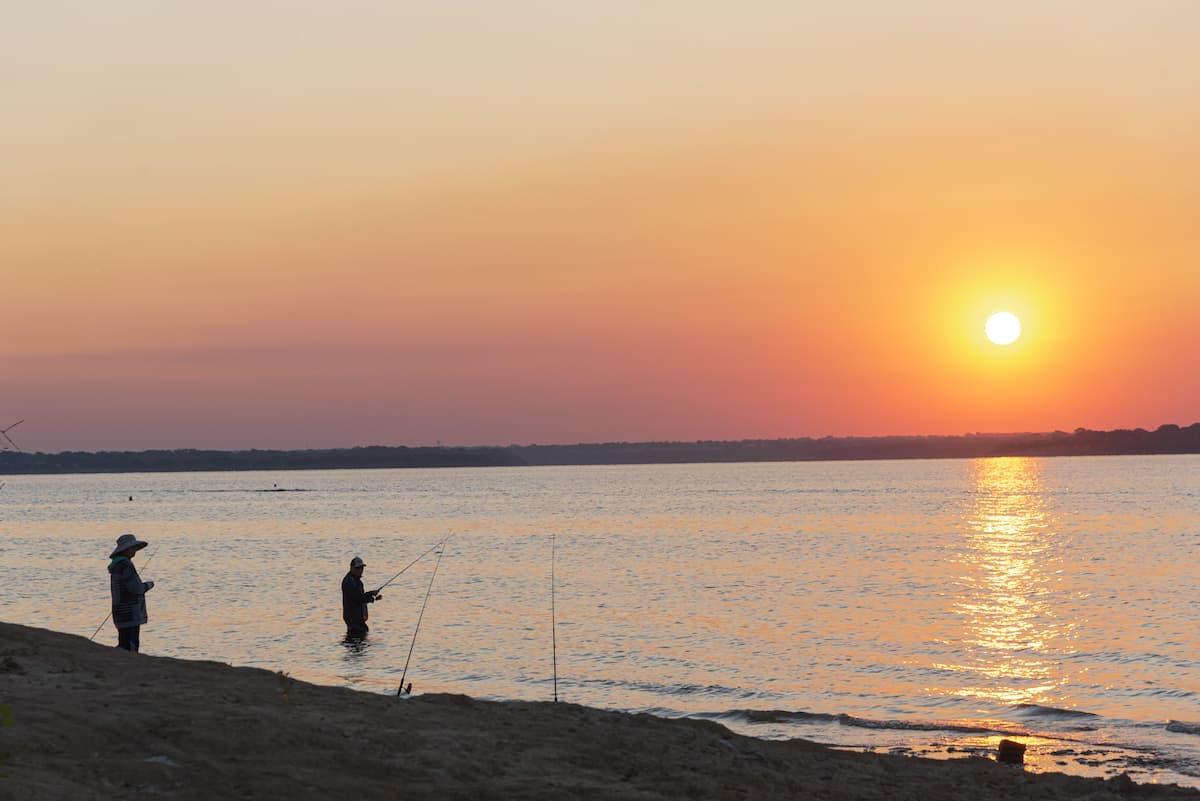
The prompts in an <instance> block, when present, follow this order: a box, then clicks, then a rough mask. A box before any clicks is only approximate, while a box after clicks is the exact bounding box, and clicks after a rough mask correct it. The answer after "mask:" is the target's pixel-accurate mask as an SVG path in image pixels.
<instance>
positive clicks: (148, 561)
mask: <svg viewBox="0 0 1200 801" xmlns="http://www.w3.org/2000/svg"><path fill="white" fill-rule="evenodd" d="M157 553H158V548H155V549H154V553H152V554H150V555H149V556H147V557H146V563H145V564H144V565H142V567H144V568H145V567H150V560H151V559H153V558H154V554H157ZM110 617H112V610H111V609H110V610H108V614H107V615H105V616H104V620H101V621H100V625H99V626H96V630H95V631H93V632H92V636H91V637H88V642H91V641H92V640H94V639H96V635H97V634H99V633H100V629H102V628H104V624H105V623H107V622H108V619H109V618H110Z"/></svg>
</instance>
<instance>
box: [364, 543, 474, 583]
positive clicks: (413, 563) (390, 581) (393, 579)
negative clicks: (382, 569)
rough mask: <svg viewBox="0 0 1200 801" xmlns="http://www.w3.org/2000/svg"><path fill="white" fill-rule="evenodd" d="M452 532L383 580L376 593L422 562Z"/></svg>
mask: <svg viewBox="0 0 1200 801" xmlns="http://www.w3.org/2000/svg"><path fill="white" fill-rule="evenodd" d="M453 533H454V532H453V531H452V532H450V534H453ZM450 534H447V535H446V536H444V537H442V541H441V542H437V543H434V544H433V545H432V546H431V547H430V548H429V550H428V551H426V552H425V553H423V554H421V555H420V556H418V557H417V558H416V559H414V560H412V561H411V562H409V563H408V564H407V565H405V566H404V570H401V571H400V572H399V573H397V574H396V575H394V576H392V577H391V578H390V579H388V580H387V581H385V582H383V583H382V584H380V585H379V589H377V590H375V592H376V593H380V592H383V588H384V587H386V586H387V585H389V584H391V583H392V582H393V581H395V580H396V579H398V578H400V576H402V575H404V571H405V570H408V569H409V568H410V567H412V566H413V565H415V564H416V563H417V562H420V561H421V560H422V559H424V558H425V557H426V556H428V555H429V553H430V551H432V550H433V549H434V548H436V547H438V546H439V545H441V544H442V543H444V542H445V541H446V540H448V539H450ZM438 558H441V557H440V556H439V557H438Z"/></svg>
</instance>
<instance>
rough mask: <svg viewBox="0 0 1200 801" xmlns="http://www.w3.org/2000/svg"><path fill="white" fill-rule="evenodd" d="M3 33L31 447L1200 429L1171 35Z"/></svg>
mask: <svg viewBox="0 0 1200 801" xmlns="http://www.w3.org/2000/svg"><path fill="white" fill-rule="evenodd" d="M27 5H29V7H28V8H23V9H21V10H18V11H15V12H13V13H10V14H9V15H7V17H9V18H12V19H11V20H10V19H7V18H6V23H5V26H4V27H3V29H0V119H2V120H3V126H2V131H3V133H2V134H0V279H2V282H0V288H2V291H3V298H4V307H3V312H2V314H0V426H2V425H7V424H8V423H11V422H14V421H15V420H18V419H22V418H23V419H25V420H26V422H25V423H24V424H23V425H22V426H21V428H20V429H18V430H17V431H14V435H16V434H18V433H19V434H20V436H19V437H18V438H17V439H18V442H20V443H21V444H22V445H23V446H24V447H25V448H27V449H29V450H43V451H58V450H101V449H104V450H124V449H142V448H174V447H198V448H209V447H211V448H250V447H259V448H276V447H278V448H304V447H341V446H351V445H363V444H432V443H434V442H439V441H440V442H442V443H445V444H491V443H510V442H515V443H531V442H539V443H549V442H579V441H608V440H645V439H656V440H657V439H683V440H694V439H739V438H745V437H792V436H824V435H827V434H828V435H835V436H839V435H875V434H892V433H895V434H922V433H930V434H935V433H936V434H941V433H951V434H953V433H962V432H967V431H993V432H994V431H1030V430H1033V431H1046V430H1054V429H1065V430H1071V429H1074V428H1075V427H1077V426H1084V427H1088V428H1133V427H1139V426H1141V427H1147V428H1153V427H1155V426H1157V425H1159V424H1161V423H1166V422H1174V423H1180V424H1190V423H1192V422H1196V421H1197V420H1200V366H1198V365H1200V327H1198V326H1197V325H1196V323H1195V321H1194V318H1195V312H1194V309H1195V307H1196V306H1197V303H1198V301H1200V269H1198V267H1200V265H1198V264H1197V254H1198V253H1200V225H1197V224H1196V221H1197V220H1200V145H1197V142H1200V103H1198V102H1197V100H1198V99H1200V46H1198V44H1200V38H1198V37H1200V33H1198V32H1200V6H1196V5H1195V4H1193V3H1190V2H1185V1H1184V0H1178V2H1168V1H1166V0H1164V1H1163V2H1150V3H1144V4H1130V3H1125V2H1096V1H1095V0H1092V1H1090V2H1083V1H1082V0H1080V1H1079V2H1054V3H1045V2H1010V3H1005V4H997V7H996V8H993V9H991V10H986V11H985V10H980V9H977V8H973V7H960V4H955V3H949V2H932V0H928V1H926V2H917V0H912V1H911V2H901V1H900V0H893V1H891V2H888V1H885V0H875V2H868V1H867V0H858V1H857V2H846V3H839V4H836V5H837V8H836V9H824V10H813V9H801V8H798V6H800V5H802V4H795V3H779V2H760V3H752V4H749V6H748V7H747V8H738V9H737V10H734V9H733V7H732V6H730V5H729V4H727V3H705V2H699V3H697V2H686V3H685V2H666V1H664V2H657V3H644V2H640V3H633V2H623V1H621V0H612V1H611V2H606V3H591V4H587V3H574V4H573V3H561V2H550V0H546V1H545V2H531V0H514V2H510V3H503V4H495V7H494V8H493V7H491V5H488V6H487V7H486V8H480V6H483V5H484V4H479V3H463V2H446V3H439V4H430V5H431V7H430V8H425V9H422V10H412V9H406V8H402V7H401V6H403V5H405V4H397V3H382V2H361V3H351V4H348V5H340V4H339V5H336V7H335V4H327V3H304V2H287V3H284V2H277V3H273V2H268V3H261V4H260V3H256V4H249V5H252V6H253V8H246V7H243V6H244V5H246V4H241V3H233V2H210V3H204V4H167V6H170V7H164V4H161V3H158V2H151V0H139V2H116V3H114V4H94V3H86V2H82V0H79V2H65V3H55V4H44V7H42V6H41V5H39V4H27ZM187 5H194V6H195V7H192V8H186V7H184V6H187ZM433 5H436V6H437V7H436V8H434V7H432V6H433ZM829 5H834V4H829ZM962 5H966V4H962ZM971 5H974V4H971ZM1001 5H1002V7H1000V6H1001ZM64 6H65V7H66V8H64ZM174 6H178V7H174ZM1001 309H1007V310H1009V311H1012V312H1014V313H1016V314H1017V315H1018V316H1019V317H1020V318H1021V319H1022V323H1023V325H1024V334H1023V336H1022V338H1021V339H1020V340H1018V342H1017V343H1016V344H1014V345H1011V346H1008V347H1005V348H1001V347H999V346H995V345H991V344H990V343H988V342H987V341H986V339H985V338H984V336H983V324H984V321H985V320H986V318H987V316H988V315H989V314H990V313H992V312H994V311H998V310H1001Z"/></svg>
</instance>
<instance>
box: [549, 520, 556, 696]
mask: <svg viewBox="0 0 1200 801" xmlns="http://www.w3.org/2000/svg"><path fill="white" fill-rule="evenodd" d="M557 537H558V535H557V534H551V535H550V648H551V654H552V659H553V662H554V703H556V704H557V703H558V625H557V624H556V623H555V619H556V617H555V613H554V545H555V539H556V538H557Z"/></svg>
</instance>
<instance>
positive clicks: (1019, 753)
mask: <svg viewBox="0 0 1200 801" xmlns="http://www.w3.org/2000/svg"><path fill="white" fill-rule="evenodd" d="M996 759H998V760H1000V761H1001V762H1009V763H1012V764H1014V765H1020V764H1023V763H1024V762H1025V743H1018V742H1017V741H1016V740H1001V741H1000V745H999V746H998V747H997V748H996Z"/></svg>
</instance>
